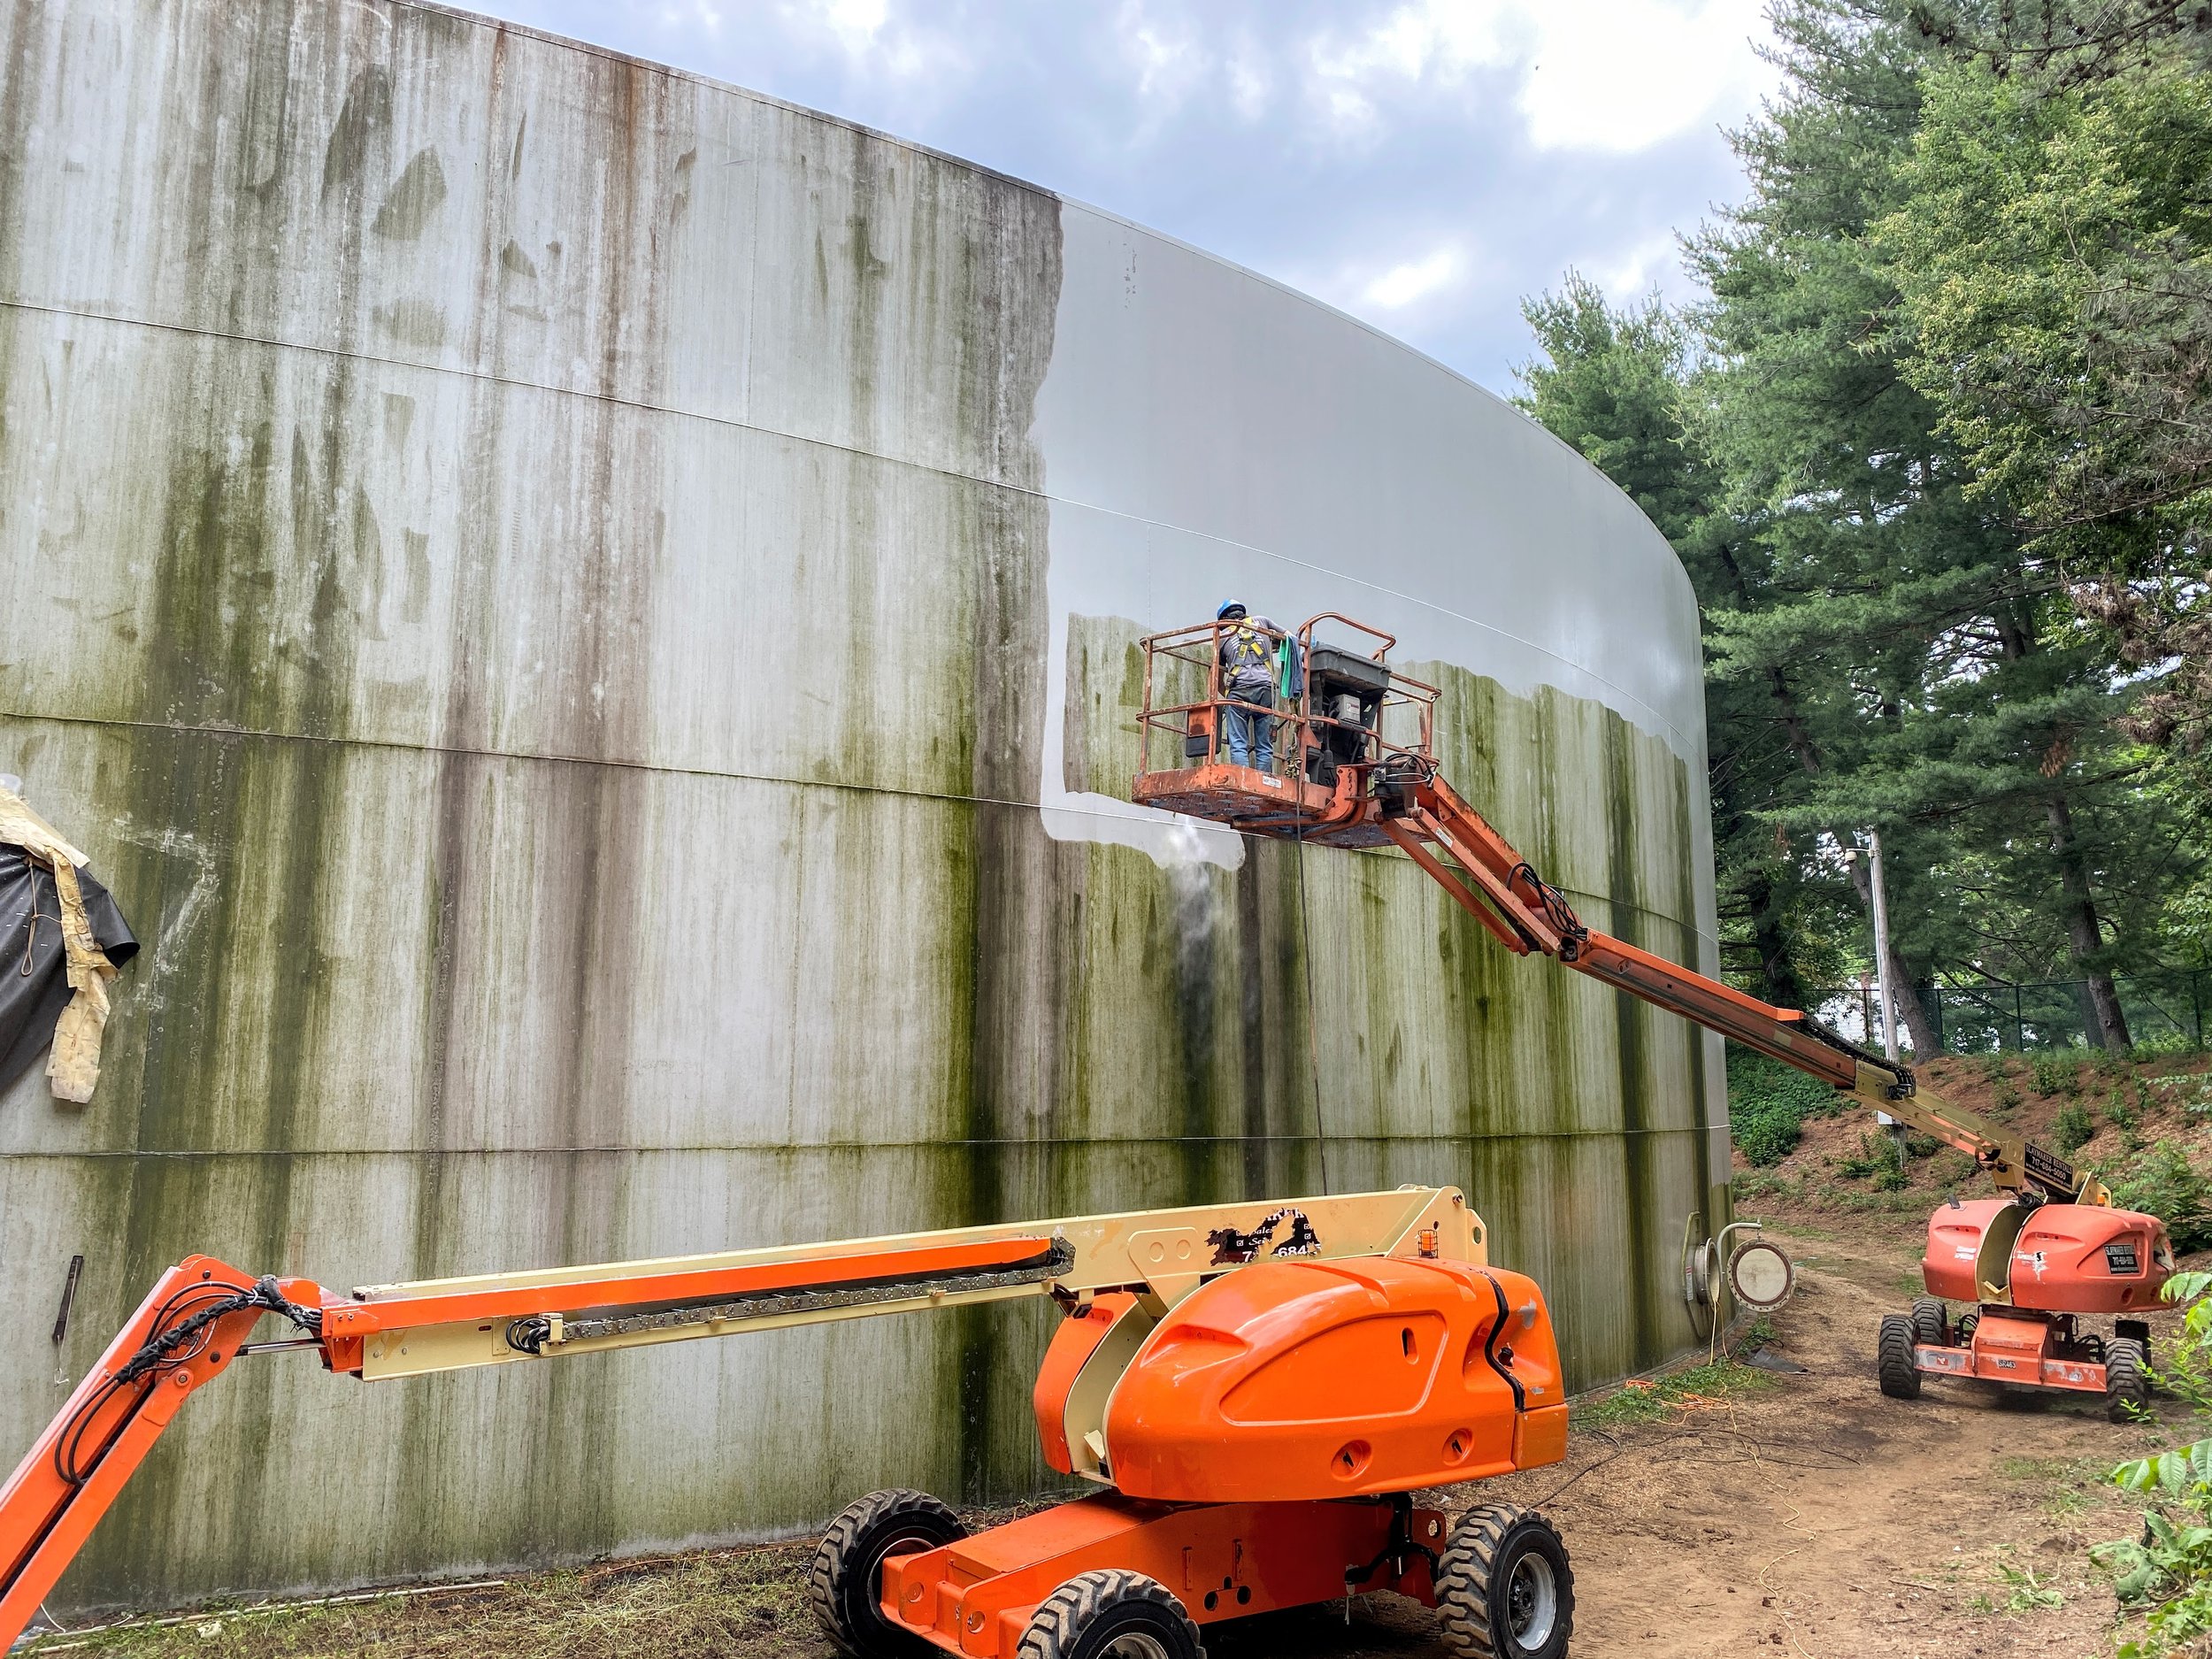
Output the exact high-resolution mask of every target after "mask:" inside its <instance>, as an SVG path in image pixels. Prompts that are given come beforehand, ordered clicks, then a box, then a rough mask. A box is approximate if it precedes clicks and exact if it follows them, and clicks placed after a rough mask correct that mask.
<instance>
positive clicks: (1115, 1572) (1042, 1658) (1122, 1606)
mask: <svg viewBox="0 0 2212 1659" xmlns="http://www.w3.org/2000/svg"><path fill="white" fill-rule="evenodd" d="M1129 1637H1136V1638H1139V1639H1140V1640H1141V1641H1143V1642H1146V1643H1148V1644H1149V1645H1150V1646H1151V1647H1155V1648H1156V1649H1157V1650H1158V1655H1159V1659H1206V1650H1205V1648H1204V1647H1202V1646H1201V1645H1200V1643H1199V1640H1198V1626H1197V1625H1195V1624H1192V1623H1191V1618H1190V1615H1189V1614H1188V1613H1187V1612H1185V1611H1184V1610H1183V1604H1182V1603H1181V1602H1180V1601H1177V1600H1176V1599H1175V1597H1174V1596H1173V1595H1172V1594H1170V1592H1169V1590H1168V1588H1167V1586H1165V1585H1164V1584H1161V1583H1160V1582H1158V1581H1157V1580H1156V1579H1153V1578H1146V1577H1145V1576H1144V1575H1143V1574H1142V1573H1141V1572H1126V1571H1122V1570H1121V1569H1119V1568H1109V1569H1104V1570H1102V1571H1097V1572H1086V1573H1081V1574H1079V1575H1078V1576H1077V1577H1075V1578H1071V1579H1069V1580H1068V1581H1067V1582H1066V1583H1065V1584H1064V1585H1062V1586H1060V1587H1059V1588H1058V1589H1056V1590H1055V1591H1054V1592H1053V1593H1052V1594H1050V1595H1049V1596H1048V1597H1046V1598H1045V1601H1044V1605H1042V1606H1041V1607H1040V1608H1039V1609H1037V1610H1036V1612H1035V1613H1034V1614H1033V1615H1032V1616H1031V1617H1030V1620H1029V1628H1028V1629H1027V1630H1025V1631H1024V1632H1022V1640H1021V1646H1020V1647H1017V1648H1016V1649H1015V1650H1014V1655H1015V1659H1098V1655H1101V1654H1102V1653H1104V1652H1105V1651H1106V1650H1107V1649H1108V1648H1110V1647H1112V1646H1113V1645H1114V1644H1115V1643H1116V1642H1118V1641H1121V1640H1125V1638H1129ZM1132 1645H1133V1646H1134V1645H1135V1644H1132Z"/></svg>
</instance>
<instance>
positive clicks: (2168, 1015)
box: [1813, 968, 2212, 1054]
mask: <svg viewBox="0 0 2212 1659" xmlns="http://www.w3.org/2000/svg"><path fill="white" fill-rule="evenodd" d="M2113 987H2114V989H2116V991H2117V992H2118V993H2119V995H2120V1009H2121V1011H2122V1012H2123V1013H2124V1014H2125V1015H2126V1016H2127V1023H2128V1035H2129V1036H2130V1037H2131V1038H2132V1039H2133V1041H2134V1044H2135V1047H2136V1048H2138V1049H2139V1050H2144V1051H2149V1052H2156V1051H2159V1050H2162V1049H2177V1050H2178V1049H2189V1048H2203V1047H2204V1030H2205V1019H2206V1016H2207V1014H2208V1012H2212V968H2173V969H2156V970H2153V971H2150V972H2143V973H2134V974H2128V975H2124V976H2123V977H2121V978H2118V979H2115V980H2114V981H2113ZM1907 994H1908V995H1917V996H1918V998H1919V1002H1920V1006H1921V1008H1922V1010H1924V1012H1925V1013H1926V1015H1927V1017H1928V1022H1929V1024H1930V1025H1933V1026H1934V1027H1935V1029H1936V1032H1937V1034H1938V1035H1939V1038H1940V1040H1941V1041H1942V1044H1943V1048H1944V1051H1945V1052H1946V1053H1949V1054H1991V1053H1994V1052H1996V1051H1997V1050H2000V1049H2013V1050H2022V1051H2025V1050H2029V1049H2039V1048H2101V1047H2102V1046H2103V1045H2102V1043H2101V1041H2100V1039H2099V1035H2098V1032H2097V1025H2096V1020H2095V1018H2094V1016H2093V1013H2092V1011H2091V1009H2090V1004H2089V983H2088V981H2087V980H2085V979H2044V980H2038V981H2035V982H2033V983H2030V984H2026V985H1974V986H1955V985H1932V986H1922V987H1919V988H1918V990H1917V992H1916V993H1907ZM1876 1001H1877V998H1876V995H1875V992H1874V987H1872V986H1870V985H1869V986H1866V987H1860V986H1855V985H1850V986H1837V987H1830V988H1828V989H1826V990H1821V991H1816V992H1815V993H1813V1007H1814V1010H1815V1011H1816V1014H1817V1015H1818V1017H1819V1018H1820V1019H1821V1020H1822V1021H1823V1022H1824V1023H1825V1024H1827V1025H1830V1026H1832V1027H1833V1028H1834V1029H1835V1030H1837V1031H1839V1032H1840V1033H1843V1034H1844V1035H1845V1036H1847V1037H1848V1038H1850V1039H1851V1040H1852V1041H1855V1042H1858V1043H1863V1044H1864V1045H1865V1046H1866V1047H1868V1048H1876V1049H1878V1048H1881V1046H1882V1027H1881V1020H1880V1018H1879V1017H1878V1015H1877V1014H1876V1012H1875V1006H1874V1005H1875V1002H1876ZM1897 1041H1898V1046H1899V1047H1900V1048H1902V1049H1909V1048H1911V1047H1912V1039H1911V1037H1910V1035H1909V1033H1907V1032H1906V1030H1905V1028H1904V1024H1903V1022H1902V1021H1900V1022H1899V1024H1898V1030H1897Z"/></svg>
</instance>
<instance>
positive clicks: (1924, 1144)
mask: <svg viewBox="0 0 2212 1659" xmlns="http://www.w3.org/2000/svg"><path fill="white" fill-rule="evenodd" d="M1942 1145H1943V1142H1941V1141H1939V1140H1937V1139H1936V1138H1935V1137H1934V1136H1933V1135H1907V1136H1906V1137H1905V1156H1907V1157H1909V1158H1932V1157H1933V1156H1935V1155H1936V1153H1937V1152H1938V1150H1939V1149H1940V1148H1941V1147H1942Z"/></svg>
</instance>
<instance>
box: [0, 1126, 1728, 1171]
mask: <svg viewBox="0 0 2212 1659" xmlns="http://www.w3.org/2000/svg"><path fill="white" fill-rule="evenodd" d="M1716 1127H1725V1125H1712V1124H1686V1125H1678V1126H1675V1127H1668V1126H1666V1125H1655V1126H1646V1127H1641V1128H1633V1129H1526V1130H1521V1129H1515V1130H1504V1129H1496V1130H1492V1129H1486V1130H1484V1131H1482V1132H1481V1133H1478V1134H1448V1135H1432V1134H1361V1133H1357V1132H1356V1131H1346V1132H1342V1133H1331V1134H1329V1135H1327V1136H1325V1137H1324V1138H1325V1140H1326V1141H1328V1142H1329V1143H1330V1144H1331V1145H1332V1146H1376V1147H1390V1146H1400V1145H1406V1146H1414V1145H1418V1146H1437V1145H1445V1146H1460V1145H1464V1144H1468V1143H1471V1142H1473V1141H1512V1142H1514V1143H1516V1144H1525V1143H1527V1142H1529V1141H1624V1140H1626V1139H1627V1138H1628V1137H1630V1136H1631V1135H1701V1134H1704V1133H1707V1132H1708V1131H1709V1129H1712V1128H1716ZM1267 1142H1280V1143H1282V1144H1284V1145H1286V1146H1302V1147H1310V1146H1311V1145H1312V1144H1313V1143H1314V1137H1313V1136H1312V1135H1310V1134H1302V1135H1174V1136H1169V1137H1159V1136H1148V1135H1076V1136H1054V1135H1041V1136H1039V1137H1038V1138H1037V1139H1036V1140H1034V1141H945V1140H933V1141H733V1142H729V1143H727V1144H717V1145H688V1146H649V1145H642V1144H639V1145H630V1146H604V1145H599V1146H586V1147H544V1146H513V1147H205V1148H182V1149H177V1148H170V1149H166V1150H154V1149H151V1148H149V1149H147V1150H144V1151H140V1150H138V1149H136V1148H131V1147H102V1148H96V1149H91V1148H88V1149H86V1150H84V1151H72V1152H0V1164H35V1163H42V1162H50V1161H61V1162H66V1163H76V1162H79V1161H80V1160H82V1159H85V1158H509V1157H518V1158H521V1157H528V1158H538V1157H580V1156H585V1155H587V1154H589V1155H593V1156H597V1155H600V1154H607V1155H612V1154H616V1153H619V1154H621V1155H623V1156H655V1157H676V1156H686V1157H688V1156H697V1155H701V1154H706V1153H740V1152H745V1153H750V1152H763V1153H771V1152H772V1153H775V1154H777V1155H779V1156H781V1155H783V1154H786V1153H793V1152H840V1153H842V1152H917V1151H935V1150H937V1149H939V1148H952V1147H1016V1148H1019V1147H1185V1146H1253V1145H1260V1144H1263V1143H1267Z"/></svg>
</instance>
